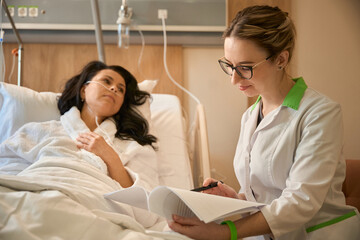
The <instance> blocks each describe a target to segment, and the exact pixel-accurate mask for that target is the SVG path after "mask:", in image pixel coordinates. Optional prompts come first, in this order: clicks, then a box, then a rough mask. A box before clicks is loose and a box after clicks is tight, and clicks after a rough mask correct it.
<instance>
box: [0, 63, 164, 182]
mask: <svg viewBox="0 0 360 240" xmlns="http://www.w3.org/2000/svg"><path fill="white" fill-rule="evenodd" d="M148 97H150V95H149V93H147V92H144V91H141V90H139V88H138V86H137V81H136V79H135V78H134V76H133V75H132V74H131V73H129V72H128V71H127V70H125V69H124V68H122V67H120V66H107V65H106V64H104V63H102V62H98V61H93V62H90V63H88V64H87V65H86V66H85V67H84V68H83V70H82V71H81V73H80V74H78V75H76V76H74V77H72V78H71V79H70V80H68V81H67V83H66V86H65V90H64V91H63V93H62V95H61V96H60V98H59V101H58V108H59V110H60V113H61V115H62V116H61V118H60V121H49V122H44V123H29V124H26V125H24V126H23V127H22V128H21V129H20V130H19V131H18V132H17V133H15V135H14V136H12V137H10V138H9V139H8V140H7V141H5V142H3V143H2V144H1V145H0V163H1V164H0V165H2V167H1V168H2V169H1V168H0V170H4V169H5V170H6V169H7V168H11V167H13V164H14V163H16V165H17V169H18V170H17V171H14V172H13V174H17V173H19V172H20V171H19V169H20V170H22V169H25V168H26V167H28V166H30V165H31V164H32V163H34V162H36V161H40V160H41V159H42V158H46V157H62V158H64V157H65V158H69V159H73V160H75V161H82V162H87V163H89V164H90V165H92V166H93V167H96V168H98V169H99V170H101V171H102V172H103V173H105V174H108V175H109V176H110V177H111V178H112V179H114V180H116V181H117V182H118V183H119V184H120V185H121V186H122V187H129V186H131V185H133V184H134V181H136V179H137V174H136V173H135V172H132V171H131V170H130V169H127V168H126V167H124V165H125V164H126V163H128V161H129V160H130V158H131V157H130V156H129V154H123V156H122V152H124V151H126V149H127V148H129V146H130V145H131V147H130V148H134V145H137V146H136V147H137V148H138V149H143V150H142V151H144V148H145V149H146V152H147V153H148V155H149V154H150V155H152V156H151V158H152V160H153V161H152V164H150V165H152V166H153V168H154V171H149V172H150V173H153V174H150V176H145V177H148V179H145V182H151V183H152V186H156V185H157V181H156V179H157V174H156V163H155V160H156V157H155V153H154V149H153V148H154V145H153V144H154V143H155V142H156V138H155V137H154V136H153V135H150V134H149V127H148V126H149V125H148V123H147V121H146V120H145V119H144V118H143V117H142V115H141V114H139V113H138V112H137V111H136V110H135V109H134V107H135V106H138V105H141V104H143V103H144V102H145V101H146V99H147V98H148ZM131 140H135V141H136V142H137V144H135V142H134V141H131ZM140 145H141V146H144V147H142V148H140ZM147 161H148V159H147ZM6 163H7V164H6ZM4 165H5V166H4ZM19 165H20V166H21V167H19ZM133 165H134V166H136V167H135V169H134V171H137V170H141V171H142V170H143V167H144V166H141V164H139V163H138V164H133ZM150 188H151V187H150Z"/></svg>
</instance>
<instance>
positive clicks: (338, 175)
mask: <svg viewBox="0 0 360 240" xmlns="http://www.w3.org/2000/svg"><path fill="white" fill-rule="evenodd" d="M300 81H302V83H303V84H304V86H305V88H304V89H306V85H305V83H304V82H303V80H302V79H301V78H300ZM296 85H297V84H296ZM296 85H295V86H296ZM300 99H301V97H300V98H299V101H300ZM260 104H261V102H259V103H258V104H257V105H256V106H255V108H249V109H248V110H247V111H246V112H245V113H244V115H243V118H242V121H241V132H240V138H239V142H238V145H237V150H236V154H235V159H234V169H235V174H236V176H237V179H238V181H239V183H240V186H241V190H240V191H241V192H243V193H245V196H246V198H247V200H249V201H258V202H263V203H266V204H268V205H267V206H265V207H264V208H262V209H261V211H262V213H263V214H264V217H265V218H266V221H267V222H268V224H269V226H270V228H271V230H272V233H273V236H271V237H272V238H273V239H274V238H275V239H286V240H290V239H299V240H303V239H360V230H359V229H360V220H359V219H360V218H359V214H358V212H357V211H356V212H357V215H355V216H354V217H351V218H348V219H347V220H344V221H342V222H339V223H337V224H333V225H331V226H328V227H324V228H321V229H318V230H316V231H313V232H311V233H306V229H307V228H308V227H311V226H314V225H317V224H319V223H322V222H326V221H329V220H331V219H334V218H336V217H339V216H341V215H344V214H346V213H349V212H351V211H354V209H355V208H353V207H350V206H346V205H345V198H344V195H343V193H342V191H341V186H342V182H343V180H344V177H345V161H344V159H343V157H342V144H343V138H342V134H343V129H342V114H341V108H340V105H339V104H337V103H335V102H333V101H331V100H330V99H328V98H326V97H325V96H323V95H321V94H319V93H318V92H316V91H314V90H312V89H309V88H307V89H306V90H305V93H304V96H303V97H302V99H301V101H300V104H299V107H298V109H297V110H296V109H293V108H291V107H289V106H284V104H283V105H281V106H279V107H278V108H277V109H275V110H273V111H272V112H271V113H269V114H268V115H267V116H265V118H264V119H263V120H262V121H261V122H260V124H259V125H258V126H257V119H258V113H259V106H260ZM326 234H327V235H326ZM269 237H270V236H261V237H260V236H259V237H258V238H257V239H264V238H265V239H269Z"/></svg>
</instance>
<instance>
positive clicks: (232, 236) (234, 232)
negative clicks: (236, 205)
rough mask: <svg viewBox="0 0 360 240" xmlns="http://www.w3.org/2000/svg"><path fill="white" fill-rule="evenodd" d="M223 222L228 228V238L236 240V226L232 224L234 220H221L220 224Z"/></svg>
mask: <svg viewBox="0 0 360 240" xmlns="http://www.w3.org/2000/svg"><path fill="white" fill-rule="evenodd" d="M224 224H226V225H228V227H229V229H230V234H231V235H230V236H231V237H230V239H231V240H237V239H238V238H237V230H236V226H235V224H234V222H233V221H230V220H228V221H223V222H222V223H221V225H224Z"/></svg>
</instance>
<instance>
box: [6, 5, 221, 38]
mask: <svg viewBox="0 0 360 240" xmlns="http://www.w3.org/2000/svg"><path fill="white" fill-rule="evenodd" d="M6 3H7V5H8V8H9V11H10V13H11V15H12V18H13V20H14V22H15V24H16V27H17V28H18V29H19V30H26V31H22V34H25V37H26V36H27V35H29V36H30V35H32V34H36V35H39V33H40V32H42V33H43V34H44V31H61V32H57V33H55V35H59V34H60V35H67V34H66V31H74V30H80V31H84V32H83V33H79V32H78V33H76V34H77V35H79V36H80V38H81V35H84V34H85V35H87V33H86V31H91V30H94V29H95V27H94V23H93V16H92V9H91V1H90V0H6ZM98 3H99V10H100V18H101V25H102V30H103V31H108V33H107V34H108V35H114V34H115V33H116V31H117V26H118V25H117V24H116V21H117V19H118V12H119V9H120V6H121V4H122V1H121V0H98ZM127 4H128V7H129V8H131V9H132V12H133V15H132V20H131V21H132V26H131V30H132V31H133V32H135V31H137V29H138V28H139V29H141V30H142V31H145V32H154V33H153V34H150V35H153V36H156V35H158V34H157V33H156V32H160V31H162V25H161V19H159V18H158V10H159V9H166V10H167V19H166V29H167V31H169V32H174V34H173V35H176V36H178V37H180V38H181V36H188V34H189V33H195V34H197V35H201V37H202V38H203V37H205V38H206V36H210V37H211V36H219V35H221V32H222V31H223V30H224V29H225V26H226V0H127ZM2 23H3V28H4V29H11V25H10V24H9V20H8V18H7V17H5V13H4V11H3V18H2ZM29 31H31V32H29ZM36 31H37V32H36ZM45 33H46V32H45ZM52 33H54V32H52ZM72 34H73V33H72ZM105 35H106V33H105ZM25 41H26V40H25Z"/></svg>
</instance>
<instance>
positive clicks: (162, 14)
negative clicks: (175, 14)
mask: <svg viewBox="0 0 360 240" xmlns="http://www.w3.org/2000/svg"><path fill="white" fill-rule="evenodd" d="M167 15H168V12H167V9H158V18H159V19H163V18H164V19H167Z"/></svg>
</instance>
